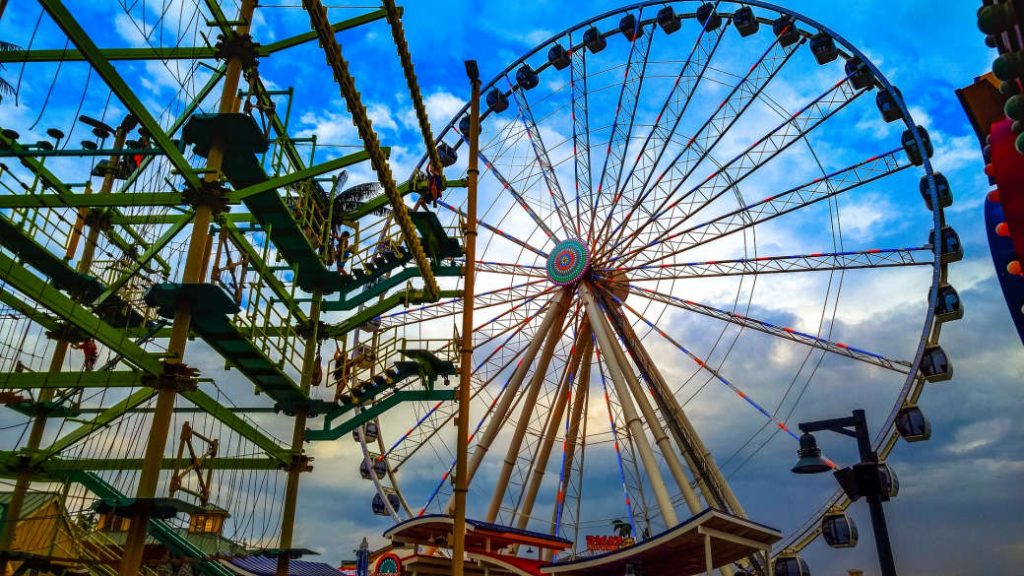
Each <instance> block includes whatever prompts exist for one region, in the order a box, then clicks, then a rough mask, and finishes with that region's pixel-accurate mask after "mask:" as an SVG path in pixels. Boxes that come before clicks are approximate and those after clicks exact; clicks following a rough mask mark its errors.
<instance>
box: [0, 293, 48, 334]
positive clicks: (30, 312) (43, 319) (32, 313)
mask: <svg viewBox="0 0 1024 576" xmlns="http://www.w3.org/2000/svg"><path fill="white" fill-rule="evenodd" d="M0 302H2V303H3V304H4V305H5V306H10V307H11V308H12V309H14V310H17V311H18V313H19V314H21V315H23V316H25V317H26V318H28V319H29V320H31V321H33V322H35V323H36V324H39V325H40V326H42V327H43V328H44V329H46V330H56V329H57V328H58V327H59V325H60V321H59V320H58V319H57V318H55V317H53V316H50V315H49V314H46V313H45V312H41V311H39V310H36V309H35V307H34V306H32V304H31V303H30V302H29V301H28V300H26V299H24V298H21V297H18V296H16V295H14V294H12V293H10V292H8V291H6V290H3V289H0Z"/></svg>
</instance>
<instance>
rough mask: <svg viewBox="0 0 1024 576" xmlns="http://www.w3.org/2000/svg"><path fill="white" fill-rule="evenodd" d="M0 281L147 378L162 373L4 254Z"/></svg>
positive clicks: (125, 339) (123, 336) (126, 340)
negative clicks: (115, 353) (141, 372)
mask: <svg viewBox="0 0 1024 576" xmlns="http://www.w3.org/2000/svg"><path fill="white" fill-rule="evenodd" d="M0 277H2V278H4V279H5V280H6V281H7V283H8V285H10V286H11V287H13V288H14V289H15V290H17V291H18V292H21V293H22V294H24V295H26V296H28V297H30V298H32V299H33V300H35V301H36V302H38V303H40V304H42V305H43V306H44V307H46V308H47V309H48V310H50V311H51V312H53V313H54V314H56V315H57V316H58V317H60V318H61V319H63V320H64V321H65V322H68V323H69V324H71V325H73V326H75V327H76V328H78V329H79V330H81V331H82V332H83V333H85V334H89V335H90V336H92V337H93V338H95V339H96V340H98V341H99V342H101V343H102V344H103V345H104V346H107V347H108V348H110V349H112V350H114V351H115V352H117V353H118V354H120V355H121V356H123V357H124V358H125V359H126V360H127V361H128V362H131V363H132V364H134V365H136V366H138V367H139V368H142V369H143V370H145V371H146V372H149V373H150V374H154V375H158V374H161V373H162V371H163V365H162V364H161V362H160V361H159V360H158V359H157V358H156V357H155V356H154V355H152V354H150V353H149V352H146V351H145V350H143V349H142V348H141V347H139V346H138V345H137V344H135V342H133V341H132V338H131V336H130V335H129V334H127V333H125V331H124V330H122V329H120V328H115V327H113V326H111V325H110V324H107V323H106V322H104V321H103V320H101V319H100V318H98V317H97V316H96V315H95V314H93V313H92V312H90V311H89V310H88V309H86V308H84V307H83V306H81V305H80V304H77V303H76V302H74V301H73V300H71V299H70V298H68V297H67V296H66V295H64V294H63V293H62V292H61V291H60V290H58V289H57V288H55V287H54V286H52V285H50V284H48V283H47V282H45V281H43V279H41V278H39V277H38V276H36V275H35V274H33V273H31V272H29V271H28V270H26V269H25V268H24V267H23V266H21V265H20V264H18V263H17V262H16V261H15V260H14V259H12V258H10V257H9V256H7V255H5V254H0Z"/></svg>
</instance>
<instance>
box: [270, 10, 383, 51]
mask: <svg viewBox="0 0 1024 576" xmlns="http://www.w3.org/2000/svg"><path fill="white" fill-rule="evenodd" d="M385 16H386V14H385V13H384V10H374V11H373V12H367V13H366V14H363V15H362V16H356V17H354V18H349V19H348V20H343V21H341V22H337V23H335V24H331V30H334V31H335V32H341V31H342V30H348V29H350V28H356V27H358V26H362V25H364V24H369V23H370V22H374V21H376V20H380V19H382V18H384V17H385ZM313 40H316V32H306V33H305V34H299V35H298V36H292V37H291V38H285V39H284V40H279V41H277V42H272V43H270V44H267V45H266V46H265V47H264V49H265V50H266V51H267V53H268V54H273V53H274V52H280V51H281V50H285V49H287V48H291V47H293V46H298V45H299V44H305V43H306V42H312V41H313Z"/></svg>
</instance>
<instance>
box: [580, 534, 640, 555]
mask: <svg viewBox="0 0 1024 576" xmlns="http://www.w3.org/2000/svg"><path fill="white" fill-rule="evenodd" d="M632 545H633V539H632V538H628V537H627V538H623V537H622V536H587V550H599V551H607V550H618V549H619V548H625V547H626V546H632Z"/></svg>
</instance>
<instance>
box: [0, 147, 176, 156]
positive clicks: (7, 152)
mask: <svg viewBox="0 0 1024 576" xmlns="http://www.w3.org/2000/svg"><path fill="white" fill-rule="evenodd" d="M163 153H164V152H163V150H160V149H159V148H132V149H131V150H108V149H99V148H97V149H96V150H85V149H81V150H78V149H74V148H72V149H70V150H68V149H67V148H54V149H52V150H44V149H43V148H22V149H20V150H11V149H0V158H24V157H26V156H31V157H33V158H53V157H73V158H87V157H95V156H103V157H110V156H113V155H115V154H120V155H124V156H128V155H131V156H162V155H163Z"/></svg>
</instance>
